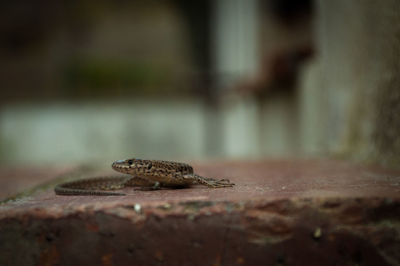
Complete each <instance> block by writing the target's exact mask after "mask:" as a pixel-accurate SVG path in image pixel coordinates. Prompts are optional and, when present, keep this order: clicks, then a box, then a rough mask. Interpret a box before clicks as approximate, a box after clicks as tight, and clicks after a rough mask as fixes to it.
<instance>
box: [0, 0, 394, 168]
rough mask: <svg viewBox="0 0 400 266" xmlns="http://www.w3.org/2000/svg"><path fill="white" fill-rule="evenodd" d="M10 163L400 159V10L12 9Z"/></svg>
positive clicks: (260, 2)
mask: <svg viewBox="0 0 400 266" xmlns="http://www.w3.org/2000/svg"><path fill="white" fill-rule="evenodd" d="M0 5H1V8H0V10H1V11H0V12H1V16H0V70H1V71H0V86H1V99H0V162H1V164H3V165H21V164H23V165H31V164H34V165H48V164H49V163H51V164H60V165H61V164H74V163H88V162H101V163H109V162H111V161H114V160H117V159H124V158H128V157H137V158H149V159H166V160H185V161H190V160H212V159H256V158H265V157H289V158H293V157H324V156H340V157H343V158H346V159H352V160H353V159H355V160H361V161H368V162H377V163H382V164H389V165H392V166H396V165H397V164H398V163H399V162H400V138H399V136H400V87H399V85H400V76H399V73H400V72H399V70H400V3H399V2H398V1H396V0H386V1H380V2H379V3H378V1H372V0H369V1H368V0H367V1H362V2H361V1H356V0H338V1H324V0H320V1H312V0H298V1H289V0H213V1H211V0H203V1H183V0H166V1H155V0H147V1H124V0H120V1H109V0H98V1H93V0H80V1H71V0H69V1H48V0H40V1H28V0H17V1H2V2H1V4H0Z"/></svg>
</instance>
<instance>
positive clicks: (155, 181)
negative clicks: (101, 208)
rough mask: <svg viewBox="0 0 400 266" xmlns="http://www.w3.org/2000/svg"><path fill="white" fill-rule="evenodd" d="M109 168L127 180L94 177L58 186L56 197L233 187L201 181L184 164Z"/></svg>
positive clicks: (137, 162) (129, 162)
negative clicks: (133, 190)
mask: <svg viewBox="0 0 400 266" xmlns="http://www.w3.org/2000/svg"><path fill="white" fill-rule="evenodd" d="M111 167H112V168H113V169H114V170H115V171H117V172H120V173H124V174H128V175H129V176H118V177H96V178H86V179H80V180H76V181H71V182H66V183H62V184H59V185H57V186H56V187H55V188H54V191H55V193H56V194H57V195H97V196H123V195H125V194H124V193H119V192H111V191H106V190H116V189H122V188H125V187H142V188H144V189H146V188H147V189H160V188H180V187H189V186H191V185H196V184H201V185H205V186H207V187H210V188H221V187H232V186H234V185H235V184H234V183H231V182H230V181H229V180H228V179H220V180H216V179H213V178H208V177H202V176H199V175H197V174H195V173H194V172H193V167H192V166H191V165H189V164H186V163H180V162H172V161H162V160H142V159H126V160H118V161H115V162H113V163H112V165H111Z"/></svg>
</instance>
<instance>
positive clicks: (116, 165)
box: [111, 160, 129, 173]
mask: <svg viewBox="0 0 400 266" xmlns="http://www.w3.org/2000/svg"><path fill="white" fill-rule="evenodd" d="M111 167H112V169H114V170H115V171H118V172H122V173H124V172H125V171H126V170H127V169H129V165H128V164H127V163H126V162H125V161H124V160H118V161H115V162H113V163H112V165H111Z"/></svg>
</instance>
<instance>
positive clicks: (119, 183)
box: [54, 176, 127, 196]
mask: <svg viewBox="0 0 400 266" xmlns="http://www.w3.org/2000/svg"><path fill="white" fill-rule="evenodd" d="M126 180H127V177H121V176H118V177H96V178H88V179H81V180H76V181H71V182H66V183H63V184H60V185H57V186H56V187H55V188H54V192H55V193H56V194H57V195H77V196H79V195H82V196H89V195H92V196H124V195H125V194H124V193H119V192H109V191H105V190H115V189H121V188H123V187H124V183H125V181H126Z"/></svg>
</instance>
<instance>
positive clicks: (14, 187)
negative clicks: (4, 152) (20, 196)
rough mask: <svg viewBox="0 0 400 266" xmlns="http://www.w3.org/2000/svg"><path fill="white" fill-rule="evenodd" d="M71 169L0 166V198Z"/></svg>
mask: <svg viewBox="0 0 400 266" xmlns="http://www.w3.org/2000/svg"><path fill="white" fill-rule="evenodd" d="M72 169H73V167H72V166H63V167H35V166H27V165H23V166H22V167H16V166H7V167H6V166H3V167H0V200H3V199H5V198H7V197H11V196H13V195H15V194H17V193H20V192H22V191H24V190H26V189H30V188H32V187H34V186H37V185H39V184H41V183H44V182H48V181H50V180H54V177H56V176H59V175H63V174H65V173H67V172H69V171H71V170H72Z"/></svg>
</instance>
